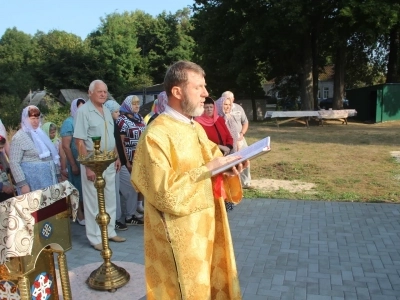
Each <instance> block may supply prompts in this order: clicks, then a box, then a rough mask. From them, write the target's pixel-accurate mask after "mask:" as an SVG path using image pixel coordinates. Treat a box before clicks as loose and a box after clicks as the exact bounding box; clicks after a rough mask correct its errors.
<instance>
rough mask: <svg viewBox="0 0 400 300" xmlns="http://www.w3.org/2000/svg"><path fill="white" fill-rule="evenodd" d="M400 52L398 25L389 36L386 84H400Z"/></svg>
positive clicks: (399, 24) (399, 28)
mask: <svg viewBox="0 0 400 300" xmlns="http://www.w3.org/2000/svg"><path fill="white" fill-rule="evenodd" d="M399 50H400V23H398V24H396V25H395V26H394V27H393V28H392V30H391V31H390V35H389V60H388V64H387V70H388V72H387V75H386V83H398V82H400V70H399V65H398V64H399Z"/></svg>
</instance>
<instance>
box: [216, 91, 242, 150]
mask: <svg viewBox="0 0 400 300" xmlns="http://www.w3.org/2000/svg"><path fill="white" fill-rule="evenodd" d="M215 105H216V107H217V112H218V115H220V116H221V117H223V118H224V120H225V124H226V127H227V128H228V130H229V132H230V134H231V136H232V139H233V148H232V150H231V152H230V153H234V152H236V151H239V144H238V142H239V141H238V139H239V137H240V134H239V132H238V131H237V129H236V126H235V124H234V123H235V122H236V121H235V118H234V117H233V116H232V115H231V112H232V100H231V99H229V98H226V97H221V98H219V99H218V100H217V101H215Z"/></svg>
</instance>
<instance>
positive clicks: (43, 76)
mask: <svg viewBox="0 0 400 300" xmlns="http://www.w3.org/2000/svg"><path fill="white" fill-rule="evenodd" d="M33 42H34V45H35V50H34V53H35V61H34V74H35V78H36V79H37V80H38V81H39V82H40V88H41V89H44V88H45V87H46V89H47V90H48V91H50V92H52V93H54V94H57V93H58V91H59V90H60V89H63V88H78V89H80V88H81V89H82V88H85V89H86V88H87V86H88V85H89V82H90V81H91V80H92V79H91V77H90V75H91V66H90V58H89V57H90V56H89V53H90V49H89V47H88V44H86V43H84V42H83V41H82V40H81V38H80V37H78V36H76V35H74V34H72V33H67V32H65V31H59V30H52V31H50V32H49V33H47V34H45V33H43V32H37V33H36V34H35V36H34V38H33Z"/></svg>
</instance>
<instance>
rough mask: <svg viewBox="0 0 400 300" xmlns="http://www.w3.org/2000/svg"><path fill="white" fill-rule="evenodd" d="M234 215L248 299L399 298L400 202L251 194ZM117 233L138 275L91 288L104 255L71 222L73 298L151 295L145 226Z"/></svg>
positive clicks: (116, 255) (118, 252) (123, 260)
mask: <svg viewBox="0 0 400 300" xmlns="http://www.w3.org/2000/svg"><path fill="white" fill-rule="evenodd" d="M229 220H230V224H231V231H232V237H233V242H234V247H235V254H236V262H237V267H238V272H239V279H240V285H241V288H242V294H243V299H244V300H257V299H263V300H264V299H268V300H275V299H276V300H277V299H279V300H283V299H299V300H300V299H307V300H314V299H316V300H325V299H332V300H339V299H362V300H364V299H376V300H378V299H384V300H392V299H393V300H394V299H399V300H400V206H399V205H396V204H362V203H343V202H322V201H321V202H316V201H297V200H296V201H294V200H293V201H291V200H270V199H255V200H249V199H244V200H243V201H242V203H241V204H240V205H238V206H237V207H235V209H234V210H233V211H232V212H230V213H229ZM118 234H119V235H121V236H123V237H126V238H127V239H128V241H127V242H125V243H112V242H111V243H110V245H111V249H112V251H113V256H112V261H113V262H114V263H116V264H117V265H119V266H122V267H124V268H126V269H127V270H129V272H130V274H131V281H130V282H129V284H128V285H127V286H125V287H123V288H121V289H119V290H117V291H116V292H115V293H109V292H98V291H91V290H90V291H88V289H87V287H86V284H85V282H84V280H85V279H86V276H85V274H89V273H90V272H89V271H90V270H93V269H94V268H95V267H96V266H97V265H99V263H100V262H102V259H101V257H100V253H99V252H98V251H96V250H94V249H93V248H92V247H90V246H89V243H88V242H87V239H86V237H85V230H84V227H81V226H79V225H78V224H72V235H73V236H72V240H73V249H72V250H70V251H68V252H67V260H68V266H69V271H70V276H71V278H73V279H71V281H73V288H72V293H73V299H98V300H102V299H113V300H118V299H123V300H126V299H133V300H136V299H146V297H145V291H144V269H143V263H144V260H143V227H139V226H129V229H128V230H127V231H123V232H118ZM96 263H97V264H96ZM85 272H86V273H85ZM79 275H81V276H79ZM79 291H80V292H79ZM84 295H90V296H84Z"/></svg>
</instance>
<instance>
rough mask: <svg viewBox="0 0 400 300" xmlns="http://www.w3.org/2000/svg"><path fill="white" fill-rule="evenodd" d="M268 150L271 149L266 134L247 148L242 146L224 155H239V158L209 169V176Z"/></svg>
mask: <svg viewBox="0 0 400 300" xmlns="http://www.w3.org/2000/svg"><path fill="white" fill-rule="evenodd" d="M270 150H271V147H270V137H269V136H267V137H266V138H264V139H262V140H259V141H257V142H255V143H254V144H251V145H250V146H248V147H247V148H244V149H242V150H240V151H238V152H235V153H232V154H229V155H227V156H226V157H231V156H239V157H240V159H237V160H235V161H233V162H230V163H227V164H226V165H223V166H221V167H219V168H216V169H214V170H211V176H214V175H217V174H219V173H221V172H224V171H226V170H229V169H231V168H232V167H234V166H236V165H237V164H239V163H241V162H243V161H245V160H247V159H249V160H250V159H253V158H256V157H258V156H260V155H262V154H265V153H268V152H269V151H270Z"/></svg>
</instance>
